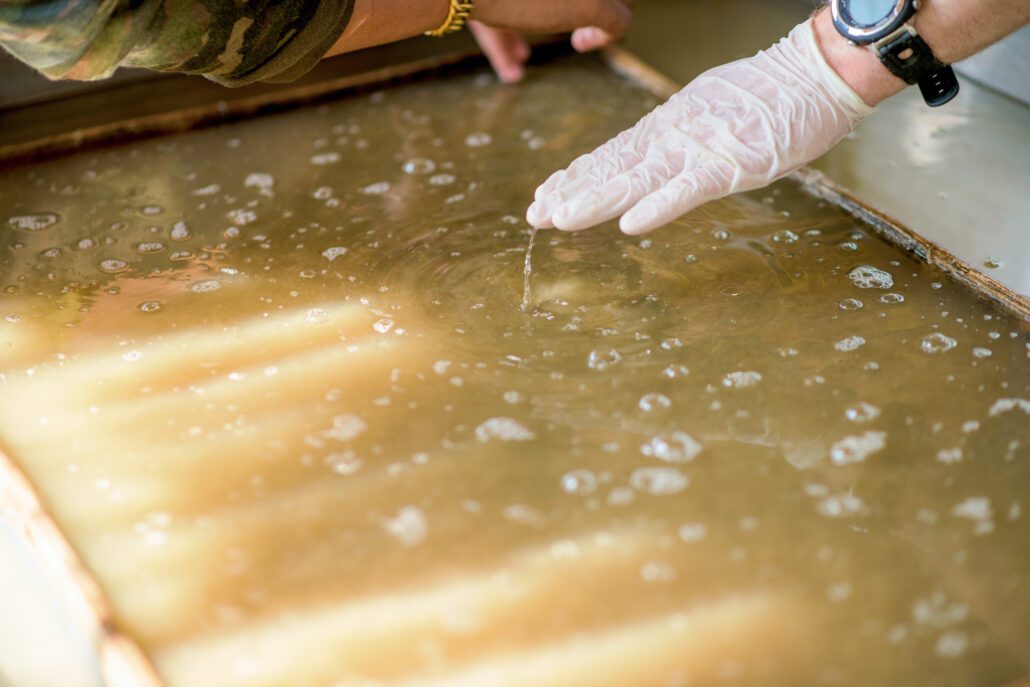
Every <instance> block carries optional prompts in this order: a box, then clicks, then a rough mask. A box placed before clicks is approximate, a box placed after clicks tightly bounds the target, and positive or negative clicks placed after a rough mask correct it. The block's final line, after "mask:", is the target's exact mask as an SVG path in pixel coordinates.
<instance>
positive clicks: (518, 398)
mask: <svg viewBox="0 0 1030 687" xmlns="http://www.w3.org/2000/svg"><path fill="white" fill-rule="evenodd" d="M502 398H503V399H504V402H505V403H508V404H510V405H515V404H516V403H521V402H522V394H520V393H519V392H518V391H514V390H513V391H505V392H504V395H503V396H502Z"/></svg>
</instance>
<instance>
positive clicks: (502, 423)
mask: <svg viewBox="0 0 1030 687" xmlns="http://www.w3.org/2000/svg"><path fill="white" fill-rule="evenodd" d="M535 438H536V434H534V433H533V432H532V431H531V430H529V429H527V428H526V427H524V426H523V425H521V424H520V423H519V421H518V420H515V419H513V418H510V417H492V418H490V419H489V420H487V421H486V422H484V423H482V424H481V425H479V426H478V427H476V439H478V440H479V441H482V442H484V443H485V442H488V441H494V440H498V441H531V440H533V439H535Z"/></svg>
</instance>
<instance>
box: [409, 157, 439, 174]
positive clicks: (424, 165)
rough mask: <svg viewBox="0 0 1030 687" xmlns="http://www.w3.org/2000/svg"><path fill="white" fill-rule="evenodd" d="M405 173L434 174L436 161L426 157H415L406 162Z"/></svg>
mask: <svg viewBox="0 0 1030 687" xmlns="http://www.w3.org/2000/svg"><path fill="white" fill-rule="evenodd" d="M403 169H404V173H405V174H432V173H433V172H434V171H435V170H436V163H435V162H433V161H432V160H427V159H426V158H424V157H413V158H411V159H410V160H408V161H407V162H405V163H404V167H403Z"/></svg>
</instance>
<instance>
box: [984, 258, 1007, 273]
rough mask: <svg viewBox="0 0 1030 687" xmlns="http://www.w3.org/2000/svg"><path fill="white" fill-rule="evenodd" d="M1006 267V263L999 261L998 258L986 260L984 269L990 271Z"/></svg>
mask: <svg viewBox="0 0 1030 687" xmlns="http://www.w3.org/2000/svg"><path fill="white" fill-rule="evenodd" d="M1004 266H1005V263H1003V262H1002V261H1001V260H998V259H997V258H987V259H986V260H984V267H986V268H987V269H989V270H996V269H998V268H1001V267H1004Z"/></svg>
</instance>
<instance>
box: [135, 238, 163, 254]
mask: <svg viewBox="0 0 1030 687" xmlns="http://www.w3.org/2000/svg"><path fill="white" fill-rule="evenodd" d="M165 248H166V246H165V244H163V243H161V242H160V241H143V242H141V243H137V244H136V252H137V253H139V254H141V255H151V254H153V253H160V252H161V251H163V250H164V249H165Z"/></svg>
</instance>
